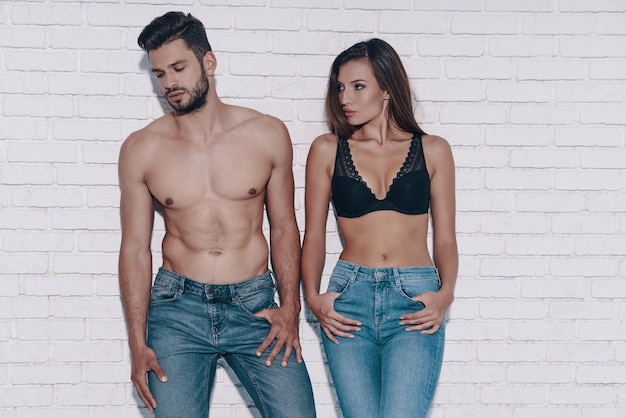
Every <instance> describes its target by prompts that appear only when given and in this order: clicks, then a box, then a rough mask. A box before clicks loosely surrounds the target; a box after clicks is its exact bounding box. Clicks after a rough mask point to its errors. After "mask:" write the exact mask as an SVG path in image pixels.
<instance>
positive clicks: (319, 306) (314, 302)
mask: <svg viewBox="0 0 626 418" xmlns="http://www.w3.org/2000/svg"><path fill="white" fill-rule="evenodd" d="M338 296H339V293H338V292H327V293H323V294H321V295H315V296H313V297H310V296H307V298H306V303H307V305H308V307H309V308H310V309H311V312H313V314H314V315H315V317H316V318H317V320H318V321H319V323H320V325H321V326H322V330H324V334H326V336H327V337H328V339H329V340H330V341H332V342H334V343H335V344H339V340H338V339H337V338H336V337H337V336H338V337H344V338H354V335H352V333H353V332H355V331H360V330H361V328H360V327H361V323H360V322H359V321H356V320H354V319H350V318H347V317H345V316H343V315H341V314H339V313H338V312H337V311H335V299H337V297H338Z"/></svg>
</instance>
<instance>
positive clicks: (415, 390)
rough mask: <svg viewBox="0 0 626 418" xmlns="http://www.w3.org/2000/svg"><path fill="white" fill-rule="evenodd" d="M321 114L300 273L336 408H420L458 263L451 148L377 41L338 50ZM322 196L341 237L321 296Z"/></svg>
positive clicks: (366, 413) (436, 360) (428, 396)
mask: <svg viewBox="0 0 626 418" xmlns="http://www.w3.org/2000/svg"><path fill="white" fill-rule="evenodd" d="M326 114H327V118H328V125H329V127H330V131H331V133H329V134H325V135H322V136H320V137H318V138H316V139H315V141H314V142H313V144H312V146H311V150H310V151H309V156H308V160H307V166H306V197H305V206H306V230H305V235H304V243H303V247H302V276H303V280H304V291H305V298H306V302H307V305H308V306H309V308H310V309H311V311H312V312H313V313H314V314H315V316H316V317H317V319H318V320H319V322H320V325H321V327H322V330H323V333H322V339H323V343H324V349H325V352H326V356H327V358H328V364H329V367H330V371H331V375H332V379H333V382H334V385H335V388H336V391H337V396H338V398H339V403H340V406H341V410H342V412H343V416H344V417H345V418H366V417H376V418H382V417H388V418H398V417H401V418H407V417H416V418H422V417H426V415H427V414H428V410H429V408H430V404H431V402H432V399H433V396H434V393H435V388H436V385H437V381H438V379H439V372H440V370H441V363H442V358H443V348H444V340H445V315H446V311H447V310H448V308H449V307H450V305H451V304H452V301H453V299H454V285H455V282H456V276H457V270H458V252H457V245H456V232H455V190H454V161H453V158H452V152H451V150H450V146H449V145H448V143H447V142H446V140H444V139H443V138H440V137H437V136H433V135H427V134H426V133H425V132H424V131H422V129H421V128H420V127H419V125H418V124H417V122H416V121H415V117H414V115H413V107H412V103H411V91H410V87H409V81H408V77H407V74H406V72H405V70H404V67H403V65H402V63H401V61H400V58H399V56H398V54H397V53H396V52H395V51H394V49H393V48H392V47H391V46H390V45H389V44H387V43H386V42H384V41H382V40H380V39H371V40H369V41H366V42H360V43H357V44H355V45H353V46H352V47H350V48H349V49H347V50H345V51H344V52H342V53H341V54H339V56H338V57H337V58H336V59H335V61H334V63H333V65H332V68H331V72H330V80H329V83H328V92H327V95H326ZM329 202H332V204H333V208H334V212H335V215H336V217H337V223H338V226H339V232H340V234H341V237H342V239H343V244H344V246H343V251H342V252H341V255H340V257H339V261H338V262H337V264H336V266H335V268H334V270H333V272H332V275H331V277H330V282H329V285H328V289H327V291H326V293H323V294H320V282H321V277H322V272H323V270H324V260H325V255H326V222H327V218H328V210H329ZM429 212H430V215H431V217H432V225H433V233H432V238H433V241H432V250H433V255H432V258H431V255H430V254H429V250H428V245H427V235H428V225H429Z"/></svg>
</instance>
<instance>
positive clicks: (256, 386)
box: [234, 354, 269, 417]
mask: <svg viewBox="0 0 626 418" xmlns="http://www.w3.org/2000/svg"><path fill="white" fill-rule="evenodd" d="M234 357H235V358H236V359H237V361H238V362H239V364H240V365H241V367H242V369H243V370H245V372H246V374H247V375H248V379H250V382H252V385H253V386H254V391H255V392H256V394H257V396H258V398H259V402H260V403H261V405H260V406H261V407H262V409H263V410H262V411H259V412H260V413H261V416H263V417H269V413H268V411H267V405H266V404H265V398H263V393H262V392H261V390H260V389H259V385H258V383H257V381H256V379H255V378H254V375H253V374H252V373H251V372H250V369H249V368H248V366H247V365H246V363H245V362H244V361H242V360H241V358H239V356H238V355H237V354H235V355H234ZM258 407H259V405H257V408H258Z"/></svg>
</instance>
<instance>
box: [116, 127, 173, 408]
mask: <svg viewBox="0 0 626 418" xmlns="http://www.w3.org/2000/svg"><path fill="white" fill-rule="evenodd" d="M137 147H138V144H137V143H136V141H133V140H132V137H131V138H129V140H127V141H126V142H125V143H124V145H123V146H122V150H121V151H120V158H119V164H118V173H119V181H120V190H121V199H120V218H121V225H122V243H121V246H120V256H119V283H120V292H121V297H122V305H123V307H124V313H125V316H126V323H127V326H128V342H129V345H130V351H131V356H132V359H131V362H132V372H131V380H132V381H133V383H134V384H135V388H136V389H137V393H138V395H139V397H140V398H141V400H142V401H143V402H144V404H145V405H146V407H147V408H148V409H149V410H150V411H151V412H154V408H156V401H155V399H154V397H153V396H152V394H151V393H150V389H149V388H148V385H147V382H146V373H148V372H149V371H150V370H152V371H154V372H155V373H156V374H157V376H158V377H159V379H161V380H162V381H164V379H165V380H166V379H167V378H166V377H165V373H163V371H162V370H161V368H160V366H159V365H158V362H157V360H156V355H155V354H154V352H153V351H152V350H151V349H150V348H149V347H148V346H147V345H146V319H147V314H148V306H149V304H150V287H151V284H152V253H151V250H150V239H151V235H152V225H153V220H154V208H153V203H152V196H151V194H150V192H149V190H148V187H147V186H146V183H145V181H144V179H143V173H142V170H141V157H140V156H139V155H140V154H139V153H137V151H136V150H137Z"/></svg>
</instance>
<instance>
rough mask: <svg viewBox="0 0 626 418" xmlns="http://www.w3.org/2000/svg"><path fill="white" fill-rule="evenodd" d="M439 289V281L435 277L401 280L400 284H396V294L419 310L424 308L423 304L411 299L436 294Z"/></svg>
mask: <svg viewBox="0 0 626 418" xmlns="http://www.w3.org/2000/svg"><path fill="white" fill-rule="evenodd" d="M439 287H440V285H439V279H438V278H437V276H436V275H434V276H433V277H421V278H410V279H401V280H400V282H399V283H398V284H396V288H397V290H398V293H400V295H401V296H402V297H403V298H404V299H406V300H408V301H410V302H412V303H414V304H416V305H417V306H419V307H421V308H424V304H423V303H422V302H418V301H416V300H414V299H413V298H414V297H416V296H419V295H421V294H422V293H426V292H437V291H438V290H439Z"/></svg>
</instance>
